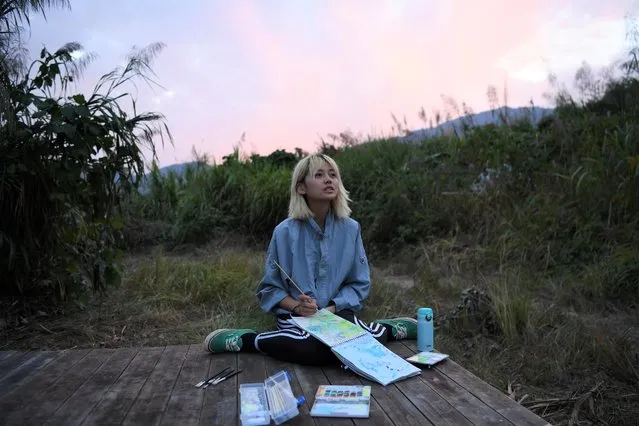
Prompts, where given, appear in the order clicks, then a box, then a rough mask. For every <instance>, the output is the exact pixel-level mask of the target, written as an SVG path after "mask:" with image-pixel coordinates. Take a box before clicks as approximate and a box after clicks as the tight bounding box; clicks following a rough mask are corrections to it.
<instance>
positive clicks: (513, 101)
mask: <svg viewBox="0 0 639 426" xmlns="http://www.w3.org/2000/svg"><path fill="white" fill-rule="evenodd" d="M577 3H579V4H577ZM375 4H376V7H371V5H370V2H369V1H361V0H356V1H340V2H330V3H322V5H323V7H321V8H317V9H314V10H313V12H312V13H313V14H314V15H313V19H312V20H309V21H310V22H312V23H313V28H310V26H311V25H307V23H306V22H299V21H295V20H296V19H299V16H301V15H303V14H300V13H296V14H294V15H291V18H290V19H286V20H285V19H282V21H286V26H285V27H283V28H277V27H276V26H275V25H273V24H270V23H269V22H268V21H267V20H266V17H265V16H264V15H263V14H262V13H261V11H260V10H261V9H260V8H259V6H258V3H256V2H241V3H236V6H235V7H234V8H233V10H232V11H231V14H230V18H231V22H232V25H231V27H232V28H234V33H233V37H237V38H239V39H240V40H241V42H242V46H243V48H244V49H246V51H247V52H248V54H249V55H250V56H252V57H253V59H254V63H255V69H254V73H255V75H256V78H259V79H260V80H262V81H263V82H264V86H265V89H266V90H265V94H264V95H263V96H261V97H259V98H256V99H255V102H256V103H259V107H258V108H257V109H256V113H255V114H254V116H250V117H242V119H244V120H245V122H246V131H247V139H248V142H249V143H250V144H251V145H252V146H253V147H254V149H256V150H257V151H259V152H261V153H268V152H270V151H272V150H274V149H276V148H286V149H292V148H293V147H296V146H302V147H304V148H306V149H311V150H312V149H314V144H315V143H316V142H317V141H318V134H320V135H325V134H327V133H331V132H333V133H336V132H340V131H343V130H347V129H351V130H353V131H354V132H356V133H358V132H362V133H364V134H365V133H367V132H374V133H377V134H379V133H388V132H389V131H390V129H391V126H392V119H391V113H394V114H396V115H397V116H398V117H402V116H406V117H407V121H408V124H409V127H412V128H415V127H420V126H424V123H422V122H421V121H420V120H419V119H418V117H417V114H418V111H419V110H420V109H421V108H422V107H424V109H425V110H426V113H427V114H429V115H431V111H433V110H441V109H442V108H443V107H444V105H445V102H444V101H443V100H442V95H446V96H450V97H451V98H453V99H454V100H456V101H457V102H458V103H460V104H461V103H462V102H467V103H468V104H469V105H470V106H471V107H472V108H473V109H474V110H475V111H480V110H484V109H487V108H488V107H489V104H488V99H487V96H486V91H487V88H488V86H489V85H495V86H496V87H497V88H498V90H499V91H500V92H503V88H504V87H505V86H507V87H508V103H509V104H510V105H518V106H519V105H527V104H528V103H529V101H530V100H531V98H534V101H535V103H536V104H538V105H539V104H544V103H545V100H544V99H543V97H542V93H543V92H545V91H546V90H548V87H547V85H546V84H545V82H543V83H542V82H528V83H525V82H521V81H518V80H512V78H509V75H508V73H507V72H506V71H505V70H504V69H503V68H500V66H499V63H500V59H501V58H503V57H504V56H505V55H506V54H508V53H509V52H512V51H515V50H516V49H517V48H518V47H520V46H522V45H526V46H527V49H529V53H530V50H531V49H532V53H531V54H532V55H533V56H534V51H535V49H539V50H540V51H541V44H538V45H537V46H536V45H535V42H536V41H535V37H536V33H537V31H538V29H539V28H540V27H541V26H542V25H544V23H545V22H547V21H548V20H549V19H552V18H553V14H555V13H558V12H559V10H558V9H557V6H556V3H555V2H551V1H550V0H542V1H540V2H536V3H535V4H530V3H521V2H512V1H507V0H485V1H482V2H469V1H465V0H451V1H449V2H441V3H434V2H396V1H386V2H381V1H380V2H376V3H375ZM572 6H573V8H572V9H571V8H568V9H564V11H568V15H569V16H568V17H567V19H568V21H570V20H571V19H573V20H574V18H575V16H573V15H574V14H575V13H576V10H585V9H584V8H586V7H587V8H588V10H592V11H593V12H592V13H603V12H604V10H607V11H609V12H608V14H607V15H609V16H616V17H618V16H619V15H620V10H621V9H623V6H620V5H619V4H616V5H615V6H614V7H610V8H608V7H606V8H604V7H603V6H602V5H601V4H594V6H593V7H590V6H589V5H588V4H587V2H584V1H581V2H573V4H572ZM298 7H299V8H302V7H303V6H301V5H295V6H291V8H298ZM580 8H581V9H580ZM296 12H299V10H296ZM282 13H286V12H282ZM305 13H311V12H310V11H308V10H307V11H306V12H305ZM566 25H569V24H568V23H566ZM317 32H319V33H321V35H322V37H323V42H322V44H321V45H317V44H313V43H312V40H313V38H312V36H313V34H315V33H317ZM546 50H547V49H546ZM522 66H523V65H522ZM502 95H503V93H502ZM501 100H502V102H503V101H504V99H501Z"/></svg>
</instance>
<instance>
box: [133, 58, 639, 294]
mask: <svg viewBox="0 0 639 426" xmlns="http://www.w3.org/2000/svg"><path fill="white" fill-rule="evenodd" d="M577 75H578V76H579V81H580V84H581V85H582V86H583V87H594V86H596V85H595V84H594V83H592V82H590V83H589V82H588V81H587V78H591V79H592V78H594V77H592V74H591V73H590V74H589V73H588V72H585V71H583V70H580V71H579V72H578V73H577ZM588 76H590V77H588ZM597 84H598V86H597V87H601V88H602V90H600V91H594V90H593V91H590V92H588V93H590V95H589V96H587V97H584V99H582V100H575V99H573V98H569V97H566V95H565V94H561V96H560V97H558V99H557V109H556V113H555V114H554V115H553V116H552V117H550V118H546V119H544V120H542V121H541V122H540V123H539V124H538V125H533V124H532V123H530V122H525V121H520V122H512V121H509V120H508V119H507V118H503V121H502V122H501V123H500V124H497V125H486V126H481V127H473V126H467V127H466V128H465V129H464V131H463V134H459V135H458V134H450V135H441V136H438V137H433V138H430V139H425V140H424V141H422V142H421V143H417V144H408V143H402V142H399V141H397V140H396V139H392V138H388V139H379V140H375V141H370V142H367V143H361V144H356V143H352V141H351V140H350V138H349V139H348V141H346V143H343V144H342V146H336V145H331V144H327V143H325V142H323V143H322V145H321V146H320V149H319V150H320V151H321V152H327V153H330V154H331V155H333V156H334V158H335V159H336V160H337V161H338V163H339V164H340V166H341V169H342V174H343V179H344V182H345V185H346V187H347V189H348V190H349V191H350V195H351V198H352V199H353V200H354V201H353V216H354V218H356V219H357V220H359V221H360V222H361V223H362V229H363V232H364V238H365V243H366V245H367V248H368V249H369V250H370V251H371V252H372V253H376V254H377V255H378V256H381V255H383V254H389V253H393V252H395V251H397V250H399V249H401V248H402V247H404V246H405V245H407V244H408V245H416V244H420V243H422V242H429V241H433V240H437V239H440V238H460V237H461V238H464V239H466V241H468V242H469V244H473V245H477V246H481V247H483V248H484V250H483V251H482V253H483V254H482V258H483V261H482V264H483V266H484V267H485V268H490V267H491V265H492V266H495V265H502V264H504V262H506V263H507V264H511V265H519V264H525V265H527V266H528V267H530V268H534V269H537V270H539V271H542V272H544V271H546V272H548V273H553V272H560V271H563V270H566V269H570V270H574V271H577V272H578V273H580V274H584V272H583V271H584V265H598V267H597V268H598V269H597V271H591V272H590V275H589V277H590V279H595V278H594V277H595V276H597V277H601V276H606V277H608V276H610V277H614V278H609V282H610V285H609V286H608V287H607V288H608V290H609V291H607V292H604V293H605V294H603V293H602V292H598V293H597V294H600V295H602V296H603V295H605V296H609V297H613V298H623V297H625V296H628V295H633V297H635V296H638V295H639V292H638V285H637V278H638V277H639V276H638V275H637V273H636V270H637V264H638V263H637V254H638V253H637V252H636V250H634V249H632V248H631V247H637V246H638V245H637V244H638V243H639V232H638V231H637V229H639V228H638V227H637V225H638V220H639V219H637V218H639V215H638V214H637V213H639V137H638V134H637V133H638V131H639V124H637V123H638V121H637V119H636V118H637V113H636V111H637V109H636V105H637V103H636V101H635V99H639V97H637V96H634V92H635V91H636V90H637V89H636V88H637V87H639V82H638V80H636V79H635V78H634V77H633V75H632V74H626V75H624V76H622V77H621V78H617V79H609V80H607V81H605V82H601V81H599V82H598V83H597ZM593 93H594V94H595V95H596V96H595V95H592V94H593ZM597 96H598V97H597ZM334 142H335V141H334ZM297 154H298V155H297V156H298V157H299V155H300V153H299V151H298V153H297ZM282 157H284V158H286V155H283V152H282V151H276V152H274V153H273V154H271V155H270V156H267V157H259V156H255V155H254V156H252V157H247V158H244V159H241V158H240V155H239V152H237V150H236V152H234V153H233V154H232V155H230V156H228V157H225V162H224V163H223V164H219V165H213V166H208V165H207V166H206V167H200V168H193V169H191V170H190V171H189V173H187V174H186V175H185V176H178V175H174V174H169V175H167V176H161V175H160V173H159V170H158V169H157V168H154V169H153V170H152V171H151V173H150V175H149V176H148V191H146V192H144V193H141V194H134V197H133V198H132V199H130V200H129V202H128V204H127V205H128V212H129V215H130V217H136V218H142V220H159V219H162V220H164V221H166V223H167V224H168V226H170V227H171V230H172V232H171V233H170V234H167V233H165V234H163V235H162V236H158V238H157V240H156V241H164V242H168V243H188V242H191V243H201V242H206V241H208V240H210V239H211V238H214V237H215V236H217V235H221V234H224V233H228V232H239V233H242V234H247V235H250V236H252V237H254V238H256V239H257V240H258V241H265V240H266V239H267V238H268V237H269V236H270V233H271V232H272V229H273V227H274V226H275V225H276V224H277V223H278V222H279V221H281V220H282V219H284V218H285V217H286V214H287V203H288V190H289V189H288V188H289V179H290V173H291V171H292V168H293V165H294V161H292V160H293V154H289V156H288V157H289V158H290V160H291V161H287V162H281V161H279V160H278V159H280V158H282ZM480 177H481V178H480ZM620 247H628V250H629V251H630V252H631V253H632V255H628V254H626V255H624V259H625V260H624V261H623V262H621V261H619V260H618V255H617V253H618V251H619V248H620ZM601 262H604V263H605V264H606V265H610V271H606V272H601V271H600V269H601ZM602 274H603V275H602ZM584 277H585V275H584ZM586 288H587V285H586V286H584V292H586V290H585V289H586Z"/></svg>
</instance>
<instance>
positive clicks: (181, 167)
mask: <svg viewBox="0 0 639 426" xmlns="http://www.w3.org/2000/svg"><path fill="white" fill-rule="evenodd" d="M196 165H197V161H190V162H188V163H176V164H171V165H168V166H164V167H160V169H159V171H160V175H162V176H166V175H168V174H169V173H171V172H175V174H176V175H178V176H179V175H182V174H184V172H185V171H186V169H187V168H188V167H189V166H193V167H195V166H196ZM149 175H150V173H147V174H146V175H145V178H146V177H148V176H149Z"/></svg>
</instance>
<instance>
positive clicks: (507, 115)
mask: <svg viewBox="0 0 639 426" xmlns="http://www.w3.org/2000/svg"><path fill="white" fill-rule="evenodd" d="M553 112H554V109H552V108H534V109H533V108H527V107H517V108H511V107H501V108H496V109H490V110H487V111H482V112H479V113H475V114H468V115H465V116H462V117H458V118H455V119H453V120H449V121H445V122H443V123H441V124H440V125H438V126H435V127H432V128H423V129H417V130H413V131H412V132H411V133H410V134H408V135H406V136H400V137H398V138H397V140H398V141H400V142H408V143H417V142H420V141H422V140H423V139H424V138H430V137H436V136H440V135H443V134H449V133H450V132H451V131H453V130H454V131H456V132H457V134H462V133H463V128H464V124H465V125H469V126H471V127H477V126H485V125H487V124H501V123H503V122H504V119H505V120H506V121H507V122H508V123H512V122H515V121H519V120H522V119H525V120H528V121H529V122H531V123H532V124H533V125H537V124H538V123H539V121H540V120H541V119H542V118H543V117H545V116H548V115H551V114H553ZM196 164H197V163H196V162H195V161H191V162H187V163H175V164H171V165H168V166H164V167H161V168H160V169H159V172H160V174H161V175H162V176H166V175H168V174H169V173H170V172H172V171H173V172H175V173H176V174H177V175H178V176H179V175H183V174H184V171H185V170H186V169H187V167H189V166H194V165H196ZM149 175H150V173H148V174H147V175H146V176H145V180H147V179H148V177H149Z"/></svg>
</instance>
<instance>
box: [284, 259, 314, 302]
mask: <svg viewBox="0 0 639 426" xmlns="http://www.w3.org/2000/svg"><path fill="white" fill-rule="evenodd" d="M273 263H274V264H275V266H277V267H278V268H280V271H282V273H283V274H284V275H286V278H288V281H289V282H290V283H291V284H293V286H294V287H295V288H296V289H297V291H299V292H300V293H301V294H303V295H305V296H306V293H304V292H303V291H302V289H301V288H300V287H299V286H298V285H297V284H295V281H293V278H291V277H290V275H289V274H287V273H286V271H285V270H284V268H282V267H281V266H280V264H279V263H277V261H275V260H273ZM316 310H318V309H317V308H316Z"/></svg>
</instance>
